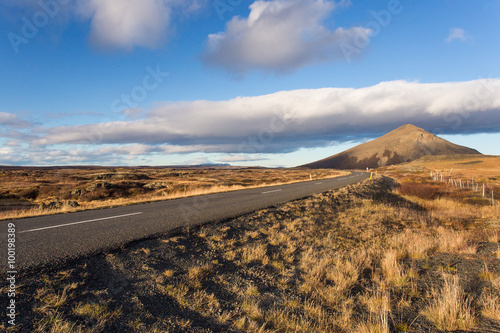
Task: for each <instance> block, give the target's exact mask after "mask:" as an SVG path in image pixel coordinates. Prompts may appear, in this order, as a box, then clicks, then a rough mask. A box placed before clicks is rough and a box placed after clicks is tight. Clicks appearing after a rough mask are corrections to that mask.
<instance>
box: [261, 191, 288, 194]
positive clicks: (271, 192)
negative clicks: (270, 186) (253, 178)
mask: <svg viewBox="0 0 500 333" xmlns="http://www.w3.org/2000/svg"><path fill="white" fill-rule="evenodd" d="M281 191H283V190H274V191H267V192H262V193H261V194H268V193H274V192H281Z"/></svg>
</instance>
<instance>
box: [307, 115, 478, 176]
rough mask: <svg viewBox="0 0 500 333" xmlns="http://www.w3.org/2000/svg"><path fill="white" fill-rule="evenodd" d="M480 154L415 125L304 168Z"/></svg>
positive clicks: (376, 164)
mask: <svg viewBox="0 0 500 333" xmlns="http://www.w3.org/2000/svg"><path fill="white" fill-rule="evenodd" d="M458 154H460V155H461V154H480V153H479V152H478V151H477V150H475V149H471V148H468V147H464V146H459V145H456V144H454V143H451V142H449V141H446V140H444V139H442V138H440V137H438V136H436V135H434V134H432V133H430V132H427V131H426V130H424V129H422V128H420V127H417V126H415V125H412V124H406V125H403V126H401V127H398V128H396V129H395V130H393V131H391V132H389V133H387V134H385V135H383V136H381V137H379V138H377V139H375V140H373V141H370V142H366V143H363V144H361V145H359V146H356V147H354V148H351V149H349V150H346V151H344V152H342V153H339V154H336V155H333V156H330V157H327V158H325V159H323V160H320V161H317V162H313V163H310V164H306V165H304V167H308V168H313V169H319V168H334V169H365V168H378V167H381V166H386V165H393V164H400V163H404V162H410V161H413V160H416V159H418V158H420V157H423V156H427V155H458Z"/></svg>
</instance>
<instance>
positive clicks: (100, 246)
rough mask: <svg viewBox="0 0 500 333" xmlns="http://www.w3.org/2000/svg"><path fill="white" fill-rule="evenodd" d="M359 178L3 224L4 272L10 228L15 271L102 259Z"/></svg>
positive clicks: (0, 262) (0, 265)
mask: <svg viewBox="0 0 500 333" xmlns="http://www.w3.org/2000/svg"><path fill="white" fill-rule="evenodd" d="M369 176H370V174H369V173H364V172H357V173H353V174H351V175H347V176H342V177H338V178H331V179H323V180H313V181H307V182H302V183H295V184H289V185H280V186H272V187H264V188H255V189H248V190H241V191H234V192H226V193H217V194H211V195H205V196H198V197H188V198H182V199H176V200H168V201H159V202H153V203H147V204H140V205H132V206H124V207H116V208H109V209H99V210H90V211H83V212H77V213H69V214H59V215H50V216H42V217H33V218H26V219H19V220H13V221H0V239H1V242H0V244H2V248H0V269H1V271H2V272H5V271H7V270H9V269H8V267H7V262H8V258H7V256H8V248H7V246H8V242H7V239H8V225H9V224H14V225H15V251H16V254H15V269H16V270H17V271H19V270H21V269H24V268H33V267H36V266H39V265H44V264H48V263H55V262H57V261H60V260H67V259H72V258H76V257H79V256H82V255H87V254H91V253H98V252H102V251H106V250H110V249H116V248H119V247H120V246H122V245H124V244H126V243H128V242H131V241H135V240H140V239H144V238H147V237H152V236H155V235H160V234H165V233H167V232H169V231H171V230H174V229H176V228H179V227H186V226H195V225H200V224H204V223H209V222H216V221H221V220H224V219H228V218H233V217H237V216H241V215H243V214H247V213H251V212H253V211H256V210H259V209H263V208H267V207H270V206H274V205H277V204H280V203H284V202H288V201H292V200H296V199H300V198H304V197H307V196H309V195H311V194H314V193H321V192H325V191H328V190H331V189H335V188H339V187H343V186H347V185H350V184H354V183H357V182H360V181H362V180H364V179H366V178H368V177H369Z"/></svg>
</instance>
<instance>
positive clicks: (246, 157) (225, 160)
mask: <svg viewBox="0 0 500 333" xmlns="http://www.w3.org/2000/svg"><path fill="white" fill-rule="evenodd" d="M267 160H268V158H264V157H254V156H249V155H237V156H234V155H233V156H227V157H223V158H220V159H218V160H217V161H218V162H222V163H234V162H258V161H267Z"/></svg>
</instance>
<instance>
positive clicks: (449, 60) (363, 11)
mask: <svg viewBox="0 0 500 333" xmlns="http://www.w3.org/2000/svg"><path fill="white" fill-rule="evenodd" d="M499 17H500V2H499V1H498V0H484V1H477V0H476V1H473V0H464V1H455V0H453V1H452V0H420V1H414V0H413V1H412V0H400V1H399V0H384V1H373V0H371V1H368V0H363V1H361V0H350V1H349V0H343V1H342V0H340V1H328V0H293V1H292V0H267V1H244V0H106V1H103V0H0V165H115V166H119V165H124V166H136V165H152V166H155V165H186V164H188V165H189V164H191V165H195V164H211V163H214V164H226V163H227V164H231V165H241V166H255V165H260V166H268V167H292V166H297V165H301V164H305V163H309V162H312V161H315V160H318V159H321V158H325V157H328V156H330V155H333V154H335V153H338V152H341V151H343V150H345V149H348V148H350V147H353V146H355V145H357V144H359V143H362V142H366V141H368V140H371V139H373V138H376V137H378V136H380V135H382V134H385V133H387V132H389V131H391V130H393V129H395V128H397V127H399V126H401V125H404V124H407V123H412V124H414V125H416V126H419V127H422V128H424V129H426V130H428V131H430V132H432V133H434V134H437V135H440V136H441V137H443V138H445V139H447V140H450V141H452V142H454V143H457V144H461V145H466V146H469V147H472V148H475V149H477V150H479V151H480V152H482V153H485V154H492V155H500V145H499V144H498V143H499V142H500V20H499V19H498V18H499Z"/></svg>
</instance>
